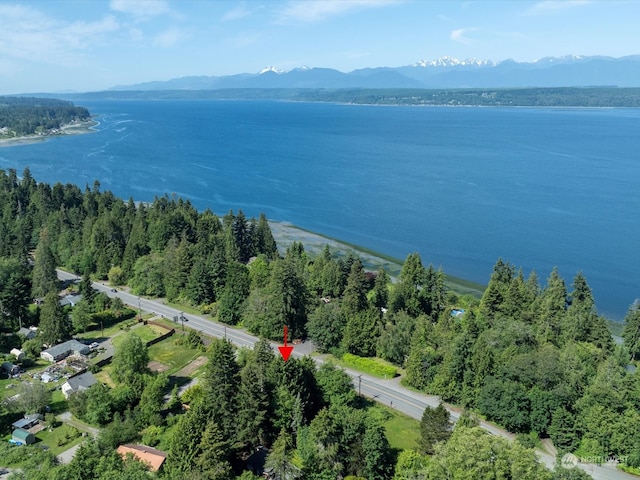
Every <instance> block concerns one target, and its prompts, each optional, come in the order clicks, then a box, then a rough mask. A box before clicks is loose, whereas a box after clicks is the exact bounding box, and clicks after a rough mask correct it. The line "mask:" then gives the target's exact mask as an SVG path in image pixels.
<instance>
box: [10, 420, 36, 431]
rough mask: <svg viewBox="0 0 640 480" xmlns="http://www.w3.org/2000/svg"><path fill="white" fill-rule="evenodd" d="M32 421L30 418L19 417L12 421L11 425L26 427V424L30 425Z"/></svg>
mask: <svg viewBox="0 0 640 480" xmlns="http://www.w3.org/2000/svg"><path fill="white" fill-rule="evenodd" d="M32 423H33V420H32V419H30V418H21V419H20V420H17V421H15V422H13V423H12V424H11V426H12V427H13V428H18V429H22V428H24V427H27V426H28V425H31V424H32ZM14 433H15V432H14Z"/></svg>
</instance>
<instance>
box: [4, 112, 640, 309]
mask: <svg viewBox="0 0 640 480" xmlns="http://www.w3.org/2000/svg"><path fill="white" fill-rule="evenodd" d="M84 105H85V106H87V107H88V108H89V109H90V111H91V112H92V113H93V114H96V115H99V121H100V125H99V126H98V127H97V128H98V130H99V131H98V133H94V134H91V135H83V136H75V137H67V138H56V139H53V140H50V141H48V142H44V143H40V144H34V145H28V146H20V147H11V148H2V149H0V168H4V169H7V168H15V169H17V170H18V173H19V174H20V173H21V172H22V170H23V168H24V167H25V166H27V165H28V166H29V167H30V169H31V172H32V174H33V175H34V177H35V178H36V179H37V180H40V181H47V182H52V183H53V182H56V181H61V182H65V183H66V182H72V183H78V184H80V185H81V186H84V184H89V185H92V184H93V181H94V180H95V179H98V180H99V181H100V183H101V185H102V188H103V189H111V190H113V191H114V192H115V193H116V194H117V195H120V196H123V197H125V198H128V197H129V196H132V197H133V198H134V199H135V200H143V201H148V200H152V199H153V197H154V196H155V195H162V194H164V193H165V192H167V193H173V192H175V193H176V194H178V195H182V196H186V197H189V198H191V199H192V202H193V203H194V204H195V205H196V206H198V207H200V208H204V207H211V208H212V209H213V211H214V212H216V213H217V214H219V215H223V214H225V213H226V212H227V211H228V210H229V209H233V210H235V211H237V210H238V209H242V210H244V212H245V213H246V214H247V215H249V216H251V215H254V216H257V215H258V214H259V213H260V212H264V213H266V215H267V216H268V217H269V218H270V219H273V220H282V221H289V222H291V223H293V224H295V225H298V226H300V227H303V228H306V229H310V230H314V231H318V232H322V233H325V234H327V235H329V236H333V237H337V238H341V239H343V240H346V241H349V242H352V243H356V244H360V245H363V246H366V247H369V248H371V249H374V250H378V251H381V252H384V253H386V254H389V255H393V256H396V257H398V258H405V257H406V255H407V254H408V253H410V252H413V251H418V252H420V254H421V256H422V259H423V262H424V263H425V264H428V263H433V264H434V265H436V266H439V265H441V266H442V267H443V268H444V269H445V271H446V272H447V273H450V274H452V275H455V276H459V277H464V278H468V279H471V280H475V281H478V282H483V283H486V281H487V280H488V278H489V275H490V273H491V267H492V266H493V264H494V263H495V261H496V259H497V258H498V257H502V258H503V259H505V260H508V261H510V262H512V263H514V264H516V265H518V266H522V267H523V269H524V271H525V274H528V272H529V271H530V270H531V269H535V270H536V271H537V273H538V275H539V277H541V280H544V279H546V277H547V276H548V274H549V272H550V271H551V269H552V267H553V266H554V265H557V266H558V267H559V269H560V273H561V274H562V275H563V276H564V278H565V280H566V281H567V283H568V284H570V283H571V280H572V278H573V276H574V275H575V273H576V272H577V271H579V270H582V271H583V273H584V274H585V275H586V277H587V280H588V281H589V284H590V285H591V287H592V288H593V290H594V295H595V298H596V302H597V305H598V308H599V311H600V312H601V313H604V314H605V315H608V316H610V317H612V318H616V319H621V318H622V317H623V316H624V314H625V312H626V310H627V308H628V306H629V305H630V304H631V303H632V302H633V301H634V300H635V299H636V298H637V297H640V275H638V272H640V255H638V238H640V222H639V221H638V220H639V218H638V213H639V212H640V189H639V188H638V184H639V181H640V135H638V132H640V110H630V109H629V110H627V109H598V110H595V109H528V108H416V107H369V106H349V105H331V104H304V103H284V102H262V101H254V102H237V101H156V102H154V101H126V102H125V101H95V102H87V103H84Z"/></svg>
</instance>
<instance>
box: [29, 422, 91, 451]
mask: <svg viewBox="0 0 640 480" xmlns="http://www.w3.org/2000/svg"><path fill="white" fill-rule="evenodd" d="M36 438H37V439H38V442H37V443H36V445H46V446H47V447H49V451H50V452H51V453H53V454H54V455H59V454H60V453H62V452H64V451H65V450H67V449H69V448H71V447H73V446H74V445H77V444H78V443H80V442H81V441H82V432H80V431H79V430H78V429H76V428H75V427H70V426H69V425H66V424H62V425H60V426H58V427H56V428H54V429H52V430H51V431H49V429H48V428H47V429H45V430H42V431H41V432H38V433H37V434H36Z"/></svg>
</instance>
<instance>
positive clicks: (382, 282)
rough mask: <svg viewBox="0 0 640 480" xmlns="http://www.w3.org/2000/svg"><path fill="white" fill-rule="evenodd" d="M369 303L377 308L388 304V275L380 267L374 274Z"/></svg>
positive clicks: (385, 306)
mask: <svg viewBox="0 0 640 480" xmlns="http://www.w3.org/2000/svg"><path fill="white" fill-rule="evenodd" d="M371 304H372V305H373V306H374V307H376V308H378V309H383V308H387V306H388V304H389V275H388V274H387V272H386V270H385V269H384V268H382V267H380V269H379V270H378V274H377V275H376V279H375V282H374V286H373V296H372V297H371Z"/></svg>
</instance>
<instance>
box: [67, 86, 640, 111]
mask: <svg viewBox="0 0 640 480" xmlns="http://www.w3.org/2000/svg"><path fill="white" fill-rule="evenodd" d="M69 98H71V99H74V100H86V99H96V98H97V99H111V100H130V99H139V100H158V99H166V100H168V99H191V100H198V99H208V100H216V99H218V100H290V101H299V102H334V103H347V104H358V105H418V106H419V105H422V106H481V107H611V108H613V107H626V108H630V107H640V89H639V88H616V87H557V88H468V89H464V88H461V89H420V88H413V89H412V88H390V89H383V88H380V89H366V88H341V89H324V88H309V89H286V88H283V89H276V88H272V89H267V88H264V89H263V88H230V89H219V90H157V91H156V90H153V91H108V92H92V93H86V94H75V95H71V96H69Z"/></svg>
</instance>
